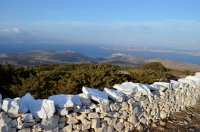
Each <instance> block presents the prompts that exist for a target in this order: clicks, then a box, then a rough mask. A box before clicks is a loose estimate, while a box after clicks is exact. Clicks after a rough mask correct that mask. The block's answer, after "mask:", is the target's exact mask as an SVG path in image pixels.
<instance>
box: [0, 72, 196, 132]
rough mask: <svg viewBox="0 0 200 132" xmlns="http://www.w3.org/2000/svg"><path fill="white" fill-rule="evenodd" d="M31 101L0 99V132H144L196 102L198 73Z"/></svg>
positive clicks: (24, 98)
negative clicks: (149, 83)
mask: <svg viewBox="0 0 200 132" xmlns="http://www.w3.org/2000/svg"><path fill="white" fill-rule="evenodd" d="M82 92H83V93H81V94H77V95H64V94H59V95H52V96H49V97H48V99H34V98H33V97H32V96H31V95H30V94H29V93H27V94H26V95H25V96H23V97H21V98H14V99H11V98H4V99H2V97H1V95H0V102H1V103H0V108H1V113H0V131H3V132H10V131H21V132H22V131H56V132H57V131H60V132H68V131H70V132H72V131H95V132H104V131H108V132H114V131H118V132H121V131H126V132H128V131H133V130H139V131H147V130H148V129H149V128H150V127H151V126H152V125H153V124H154V123H156V122H157V121H159V120H161V119H165V118H167V117H169V116H170V115H171V114H172V113H175V112H179V111H181V110H184V109H186V108H187V107H190V106H193V105H195V104H196V103H197V100H199V99H200V73H196V75H195V76H187V77H185V78H180V79H178V81H174V80H171V81H170V83H167V82H154V83H153V84H151V85H146V84H141V83H132V82H124V83H122V84H115V85H114V86H113V89H109V88H104V90H103V91H99V90H97V89H92V88H89V87H83V88H82Z"/></svg>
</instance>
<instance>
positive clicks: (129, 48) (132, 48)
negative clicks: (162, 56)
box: [104, 45, 200, 56]
mask: <svg viewBox="0 0 200 132" xmlns="http://www.w3.org/2000/svg"><path fill="white" fill-rule="evenodd" d="M104 49H105V50H116V51H145V52H158V53H175V54H185V55H192V56H200V50H198V49H197V50H195V49H182V48H177V49H164V48H152V47H146V46H124V45H123V46H111V47H104Z"/></svg>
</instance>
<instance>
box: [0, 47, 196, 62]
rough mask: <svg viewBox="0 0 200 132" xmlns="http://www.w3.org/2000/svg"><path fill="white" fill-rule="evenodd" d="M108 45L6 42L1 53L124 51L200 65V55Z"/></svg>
mask: <svg viewBox="0 0 200 132" xmlns="http://www.w3.org/2000/svg"><path fill="white" fill-rule="evenodd" d="M103 47H106V45H86V44H48V45H47V44H27V45H25V44H23V45H20V44H7V45H6V44H4V45H0V53H5V54H16V53H20V52H26V51H31V50H53V51H68V50H70V51H74V52H79V53H82V54H84V55H86V56H88V57H91V58H107V57H109V56H111V55H112V54H115V53H124V54H129V55H134V56H138V57H144V58H163V59H170V60H175V61H180V62H189V63H193V64H199V65H200V56H192V55H185V54H177V53H167V52H166V53H165V52H147V51H125V50H124V51H119V50H107V49H105V48H103Z"/></svg>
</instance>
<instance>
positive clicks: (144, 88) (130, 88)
mask: <svg viewBox="0 0 200 132" xmlns="http://www.w3.org/2000/svg"><path fill="white" fill-rule="evenodd" d="M113 87H114V88H115V89H117V90H119V91H121V92H123V93H125V94H127V95H131V94H133V93H137V92H140V93H142V94H143V95H151V91H150V87H149V86H148V85H145V84H140V83H132V82H125V83H122V84H115V85H114V86H113Z"/></svg>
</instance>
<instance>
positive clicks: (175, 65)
mask: <svg viewBox="0 0 200 132" xmlns="http://www.w3.org/2000/svg"><path fill="white" fill-rule="evenodd" d="M138 50H139V49H138ZM151 62H160V63H161V64H162V65H164V66H165V67H166V68H171V69H176V70H191V71H200V65H197V64H191V63H186V62H178V61H174V60H168V59H162V58H142V57H137V56H132V55H128V54H122V53H116V54H112V55H111V56H110V57H107V58H91V57H88V56H86V55H84V54H82V53H78V52H74V51H69V50H68V51H52V50H32V51H26V52H20V53H15V54H0V64H13V65H19V66H37V65H42V64H63V63H64V64H82V63H84V64H85V63H87V64H101V63H106V64H112V65H118V66H139V65H142V64H148V63H151Z"/></svg>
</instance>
